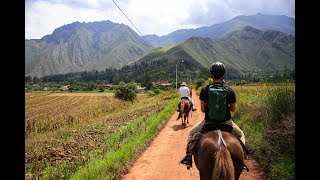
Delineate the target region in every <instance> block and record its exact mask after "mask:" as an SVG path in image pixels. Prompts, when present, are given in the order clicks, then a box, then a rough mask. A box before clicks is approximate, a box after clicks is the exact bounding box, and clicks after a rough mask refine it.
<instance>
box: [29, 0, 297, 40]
mask: <svg viewBox="0 0 320 180" xmlns="http://www.w3.org/2000/svg"><path fill="white" fill-rule="evenodd" d="M114 1H115V2H116V3H117V4H118V5H119V6H120V8H121V9H122V10H123V12H124V13H125V14H126V15H127V17H128V18H130V20H131V21H132V22H133V23H134V25H135V26H136V27H137V28H138V29H139V30H140V32H141V33H142V34H143V35H147V34H157V35H166V34H168V33H170V32H173V31H175V30H178V29H183V28H197V27H201V26H210V25H213V24H216V23H220V22H223V21H227V20H229V19H231V18H233V17H234V16H237V15H251V14H256V13H258V12H260V13H263V14H281V15H282V14H283V15H288V16H290V17H294V13H295V7H294V4H295V3H294V0H268V1H265V0H201V1H199V0H161V1H159V0H114ZM25 9H26V11H25V36H26V39H40V38H41V37H43V36H45V35H48V34H51V33H52V32H53V31H54V30H55V29H56V28H58V27H60V26H63V25H65V24H70V23H72V22H75V21H79V22H83V21H84V22H92V21H102V20H110V21H112V22H114V23H123V24H127V25H129V26H130V27H131V28H132V29H133V30H135V31H136V29H135V28H134V27H133V26H132V25H131V23H130V22H129V21H128V20H127V19H126V18H125V16H124V15H123V14H122V13H121V11H120V10H119V9H118V8H117V7H116V5H115V4H114V3H113V2H112V0H47V1H44V0H27V1H26V7H25Z"/></svg>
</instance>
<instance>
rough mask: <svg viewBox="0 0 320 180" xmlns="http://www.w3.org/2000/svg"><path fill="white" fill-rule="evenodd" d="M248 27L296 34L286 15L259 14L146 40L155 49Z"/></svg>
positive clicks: (215, 38)
mask: <svg viewBox="0 0 320 180" xmlns="http://www.w3.org/2000/svg"><path fill="white" fill-rule="evenodd" d="M248 25H249V26H252V27H255V28H258V29H261V30H275V31H280V32H284V33H286V34H290V35H294V34H295V20H294V18H291V17H288V16H285V15H265V14H261V13H258V14H255V15H249V16H246V15H241V16H236V17H234V18H232V19H231V20H229V21H227V22H223V23H219V24H215V25H212V26H208V27H201V28H196V29H180V30H177V31H174V32H172V33H170V34H168V35H164V36H161V37H159V36H157V35H146V36H145V38H146V39H147V40H148V41H149V42H150V43H151V44H152V45H154V46H155V47H160V46H165V45H168V44H175V43H178V42H181V41H184V40H187V39H189V38H191V37H203V38H211V39H214V40H217V39H221V38H222V37H224V36H225V35H226V34H228V33H230V32H232V31H235V30H241V29H242V28H244V27H245V26H248Z"/></svg>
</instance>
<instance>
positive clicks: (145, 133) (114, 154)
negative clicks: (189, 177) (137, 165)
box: [71, 98, 178, 179]
mask: <svg viewBox="0 0 320 180" xmlns="http://www.w3.org/2000/svg"><path fill="white" fill-rule="evenodd" d="M177 103H178V98H175V100H174V101H173V102H172V103H171V104H170V105H169V106H167V107H166V108H165V109H164V110H163V111H162V112H160V113H159V115H156V114H155V115H153V116H150V117H149V118H147V119H144V118H140V119H138V120H136V121H134V122H132V123H130V124H129V125H128V126H126V127H123V128H121V129H120V130H119V131H118V132H116V133H114V134H110V135H107V138H106V139H107V141H106V146H107V147H108V149H110V150H111V151H110V152H109V153H108V156H107V158H104V159H100V160H95V161H93V162H90V163H89V164H88V165H87V166H85V167H83V168H81V169H80V170H79V171H78V172H76V173H75V175H74V176H73V177H72V178H71V179H116V178H119V176H120V175H121V174H122V173H124V172H125V171H126V169H127V168H128V167H129V166H130V164H131V162H132V161H133V159H135V158H137V156H138V155H139V152H141V151H142V150H143V149H144V148H145V147H146V146H147V145H148V143H149V142H150V141H151V140H152V138H153V137H155V135H156V134H157V132H158V130H159V129H160V128H161V127H162V126H163V125H164V123H165V122H166V121H167V120H168V119H169V117H171V115H172V112H174V110H175V108H176V104H177ZM119 141H120V142H119Z"/></svg>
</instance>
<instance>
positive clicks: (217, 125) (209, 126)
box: [188, 122, 250, 156]
mask: <svg viewBox="0 0 320 180" xmlns="http://www.w3.org/2000/svg"><path fill="white" fill-rule="evenodd" d="M219 129H220V130H221V131H225V132H229V133H231V134H233V135H234V136H235V137H236V138H237V139H238V140H239V142H240V144H241V146H242V148H243V149H244V151H245V155H246V156H247V155H248V154H250V153H249V151H248V149H247V148H246V146H245V145H244V144H243V143H242V141H241V140H240V138H239V137H238V136H237V135H236V134H234V133H233V132H232V129H233V127H232V123H231V122H205V124H204V125H203V127H202V129H201V131H200V132H198V133H195V134H194V135H193V137H192V139H191V141H190V142H189V146H188V147H189V151H190V152H191V153H192V154H194V153H195V151H196V147H197V145H198V142H199V140H200V139H201V138H202V137H203V136H204V135H205V134H207V133H208V132H210V131H215V130H219Z"/></svg>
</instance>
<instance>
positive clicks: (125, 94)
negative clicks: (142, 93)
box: [115, 82, 137, 101]
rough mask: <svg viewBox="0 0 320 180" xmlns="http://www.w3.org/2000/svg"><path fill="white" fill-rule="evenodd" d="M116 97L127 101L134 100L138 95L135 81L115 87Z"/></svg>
mask: <svg viewBox="0 0 320 180" xmlns="http://www.w3.org/2000/svg"><path fill="white" fill-rule="evenodd" d="M115 97H116V98H118V99H122V100H125V101H133V100H135V99H136V97H137V88H136V85H135V84H134V83H123V82H120V84H119V85H118V86H117V87H116V88H115Z"/></svg>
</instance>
